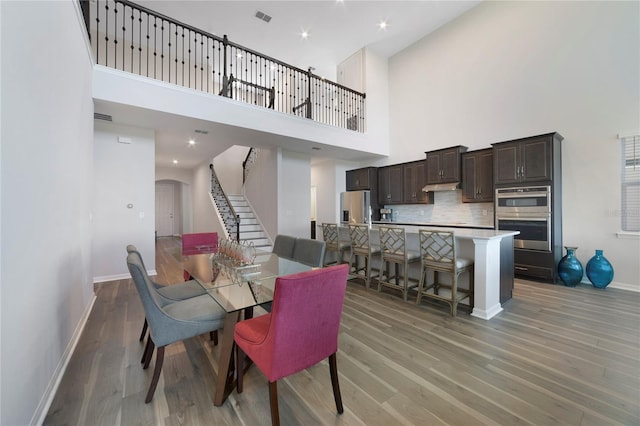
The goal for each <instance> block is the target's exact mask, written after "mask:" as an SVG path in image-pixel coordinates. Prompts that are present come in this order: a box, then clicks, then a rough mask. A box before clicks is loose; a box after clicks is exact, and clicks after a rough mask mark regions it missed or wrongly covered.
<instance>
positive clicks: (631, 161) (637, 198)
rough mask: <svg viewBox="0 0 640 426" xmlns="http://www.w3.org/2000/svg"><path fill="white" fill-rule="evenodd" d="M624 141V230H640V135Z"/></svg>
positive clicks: (627, 137)
mask: <svg viewBox="0 0 640 426" xmlns="http://www.w3.org/2000/svg"><path fill="white" fill-rule="evenodd" d="M621 141H622V230H623V231H629V232H640V135H635V136H626V137H622V138H621Z"/></svg>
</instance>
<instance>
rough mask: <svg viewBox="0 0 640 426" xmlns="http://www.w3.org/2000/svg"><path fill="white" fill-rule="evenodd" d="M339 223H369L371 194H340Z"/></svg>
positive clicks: (366, 192) (349, 192)
mask: <svg viewBox="0 0 640 426" xmlns="http://www.w3.org/2000/svg"><path fill="white" fill-rule="evenodd" d="M340 215H341V217H340V223H341V224H342V225H348V224H355V223H366V224H370V223H371V192H370V191H348V192H342V193H341V194H340Z"/></svg>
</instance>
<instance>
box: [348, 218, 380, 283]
mask: <svg viewBox="0 0 640 426" xmlns="http://www.w3.org/2000/svg"><path fill="white" fill-rule="evenodd" d="M349 238H350V239H351V255H350V256H349V265H350V266H349V270H350V272H349V274H351V275H356V276H358V277H360V278H363V279H364V282H365V285H366V286H367V288H369V287H370V284H371V279H372V278H379V276H380V269H379V268H378V269H375V271H376V272H377V275H375V276H371V269H372V268H371V263H372V262H373V258H374V257H379V256H380V246H377V245H373V244H371V241H370V238H369V225H364V224H362V225H349ZM359 257H362V258H363V259H364V265H363V266H362V267H360V266H359V264H358V258H359Z"/></svg>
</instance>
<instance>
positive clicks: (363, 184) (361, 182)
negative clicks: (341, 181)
mask: <svg viewBox="0 0 640 426" xmlns="http://www.w3.org/2000/svg"><path fill="white" fill-rule="evenodd" d="M377 170H378V169H377V167H363V168H361V169H355V170H347V173H346V175H347V185H346V187H347V191H365V190H375V189H376V187H377V182H378V171H377Z"/></svg>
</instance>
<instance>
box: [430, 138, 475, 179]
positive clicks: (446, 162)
mask: <svg viewBox="0 0 640 426" xmlns="http://www.w3.org/2000/svg"><path fill="white" fill-rule="evenodd" d="M466 151H467V147H466V146H462V145H458V146H453V147H451V148H445V149H438V150H436V151H428V152H425V154H426V155H427V184H428V185H435V184H438V183H451V182H460V160H461V157H460V156H461V154H462V153H463V152H466Z"/></svg>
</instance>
